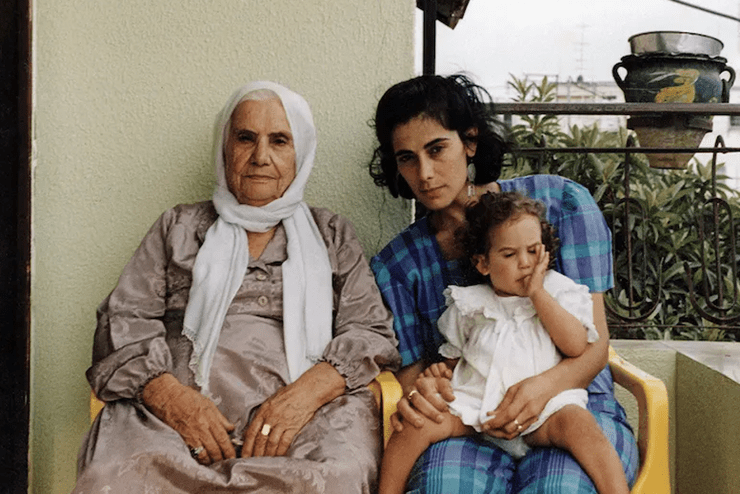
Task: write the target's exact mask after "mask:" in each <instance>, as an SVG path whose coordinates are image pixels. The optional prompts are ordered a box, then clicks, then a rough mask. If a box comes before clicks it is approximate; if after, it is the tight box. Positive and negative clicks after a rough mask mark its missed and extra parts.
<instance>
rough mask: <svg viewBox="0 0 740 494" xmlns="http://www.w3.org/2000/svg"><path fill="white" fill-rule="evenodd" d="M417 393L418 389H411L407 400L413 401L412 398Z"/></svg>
mask: <svg viewBox="0 0 740 494" xmlns="http://www.w3.org/2000/svg"><path fill="white" fill-rule="evenodd" d="M416 393H418V391H417V390H415V389H412V390H411V392H410V393H409V395H408V396H407V397H406V399H407V400H409V401H411V398H413V396H414V395H415V394H416Z"/></svg>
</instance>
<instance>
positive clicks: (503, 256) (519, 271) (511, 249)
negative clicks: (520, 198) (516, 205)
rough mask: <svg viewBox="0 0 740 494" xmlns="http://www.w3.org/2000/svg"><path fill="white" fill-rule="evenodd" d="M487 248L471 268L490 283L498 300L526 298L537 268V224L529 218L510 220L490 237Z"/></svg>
mask: <svg viewBox="0 0 740 494" xmlns="http://www.w3.org/2000/svg"><path fill="white" fill-rule="evenodd" d="M490 235H491V248H490V249H489V250H488V253H487V254H486V255H485V256H479V257H478V258H477V259H475V262H476V265H475V267H476V268H477V269H478V271H480V273H481V274H482V275H484V276H488V277H489V279H490V280H491V285H492V286H493V290H494V291H495V292H496V294H498V295H499V296H501V297H511V296H517V297H526V296H527V291H526V285H525V282H526V281H528V278H529V276H531V275H532V273H533V272H534V268H535V266H536V265H537V246H538V245H540V244H541V243H542V227H541V225H540V220H539V218H537V217H536V216H534V215H531V214H522V215H521V216H518V217H516V218H513V219H511V220H509V221H507V222H505V223H503V224H501V225H499V226H498V227H496V228H494V229H493V231H492V232H491V233H490Z"/></svg>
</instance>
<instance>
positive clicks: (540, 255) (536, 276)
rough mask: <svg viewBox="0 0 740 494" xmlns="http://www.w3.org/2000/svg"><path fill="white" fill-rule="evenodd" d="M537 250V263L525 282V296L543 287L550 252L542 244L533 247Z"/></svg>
mask: <svg viewBox="0 0 740 494" xmlns="http://www.w3.org/2000/svg"><path fill="white" fill-rule="evenodd" d="M535 249H536V252H537V265H536V266H535V267H534V271H533V272H532V274H531V275H530V276H529V279H528V283H527V296H528V297H531V296H532V295H534V294H535V293H537V292H538V291H539V290H541V289H542V288H543V283H544V281H545V273H546V272H547V266H549V264H550V253H549V252H547V250H546V249H545V246H544V244H539V245H537V247H535Z"/></svg>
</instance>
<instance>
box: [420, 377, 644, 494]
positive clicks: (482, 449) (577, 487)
mask: <svg viewBox="0 0 740 494" xmlns="http://www.w3.org/2000/svg"><path fill="white" fill-rule="evenodd" d="M599 378H602V379H609V380H610V379H611V374H610V373H609V371H608V369H605V371H604V372H602V373H601V374H599ZM597 379H598V378H597ZM588 409H589V410H590V411H591V413H592V414H593V415H594V417H596V420H597V422H598V423H599V425H600V426H601V428H602V430H603V431H604V434H605V435H606V437H607V438H608V439H609V441H610V442H611V443H612V444H613V445H614V448H615V449H616V450H617V452H618V453H619V457H620V459H621V460H622V465H623V466H624V471H625V474H626V475H627V482H628V483H629V485H632V484H634V482H635V479H636V476H637V469H638V466H639V461H638V457H637V443H636V442H635V436H634V435H633V433H632V429H631V428H630V426H629V424H627V420H626V418H625V415H624V411H623V410H622V407H621V406H620V405H619V404H618V403H617V402H616V401H615V400H614V399H613V397H611V396H610V395H607V394H590V395H589V402H588ZM406 489H407V490H406V492H407V493H413V494H417V493H418V494H421V493H424V494H449V493H458V492H460V493H462V492H464V493H465V494H478V493H480V494H484V493H485V494H489V493H492V494H504V493H506V494H511V493H517V494H550V493H552V494H556V493H557V494H564V493H568V494H586V493H588V494H596V488H595V487H594V484H593V482H591V479H590V478H589V477H588V475H586V473H585V472H584V471H583V469H582V468H581V467H580V465H579V464H578V463H577V462H576V461H575V459H573V457H572V456H571V455H570V454H569V453H567V452H565V451H563V450H561V449H557V448H533V449H532V450H531V451H530V452H529V453H528V454H527V456H525V457H524V458H522V459H521V460H520V461H519V463H518V464H517V463H516V462H515V461H514V460H513V459H512V458H511V457H510V456H509V455H507V454H506V453H504V452H503V451H502V450H500V449H498V448H497V447H495V446H493V445H492V444H491V443H488V442H486V441H484V440H482V439H477V438H475V437H466V438H455V439H449V440H447V441H442V442H439V443H436V444H434V445H432V446H431V447H430V448H429V449H427V451H426V452H425V453H424V455H423V456H422V457H421V458H420V459H419V461H417V462H416V464H415V465H414V468H413V470H412V471H411V475H410V477H409V482H408V484H407V486H406Z"/></svg>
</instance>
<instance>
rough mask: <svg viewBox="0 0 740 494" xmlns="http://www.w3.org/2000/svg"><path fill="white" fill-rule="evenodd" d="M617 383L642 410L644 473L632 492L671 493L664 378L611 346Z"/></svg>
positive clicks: (640, 444)
mask: <svg viewBox="0 0 740 494" xmlns="http://www.w3.org/2000/svg"><path fill="white" fill-rule="evenodd" d="M609 367H610V368H611V371H612V376H613V377H614V382H615V383H617V384H619V385H620V386H622V387H624V388H625V389H627V391H629V392H630V393H632V394H633V395H634V397H635V399H636V400H637V407H638V409H639V413H640V421H639V429H638V436H637V446H638V449H639V451H640V473H639V475H638V477H637V480H636V482H635V485H634V486H633V487H632V491H631V492H632V494H638V493H640V494H643V493H644V494H647V493H650V494H664V493H665V494H670V492H671V483H670V470H669V462H668V460H669V456H668V392H667V390H666V387H665V384H663V381H661V380H660V379H658V378H656V377H653V376H651V375H650V374H648V373H647V372H645V371H643V370H641V369H639V368H638V367H637V366H635V365H633V364H630V363H629V362H627V361H626V360H624V359H623V358H622V357H620V356H619V355H618V354H617V352H616V351H615V350H614V348H612V347H611V346H609Z"/></svg>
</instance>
